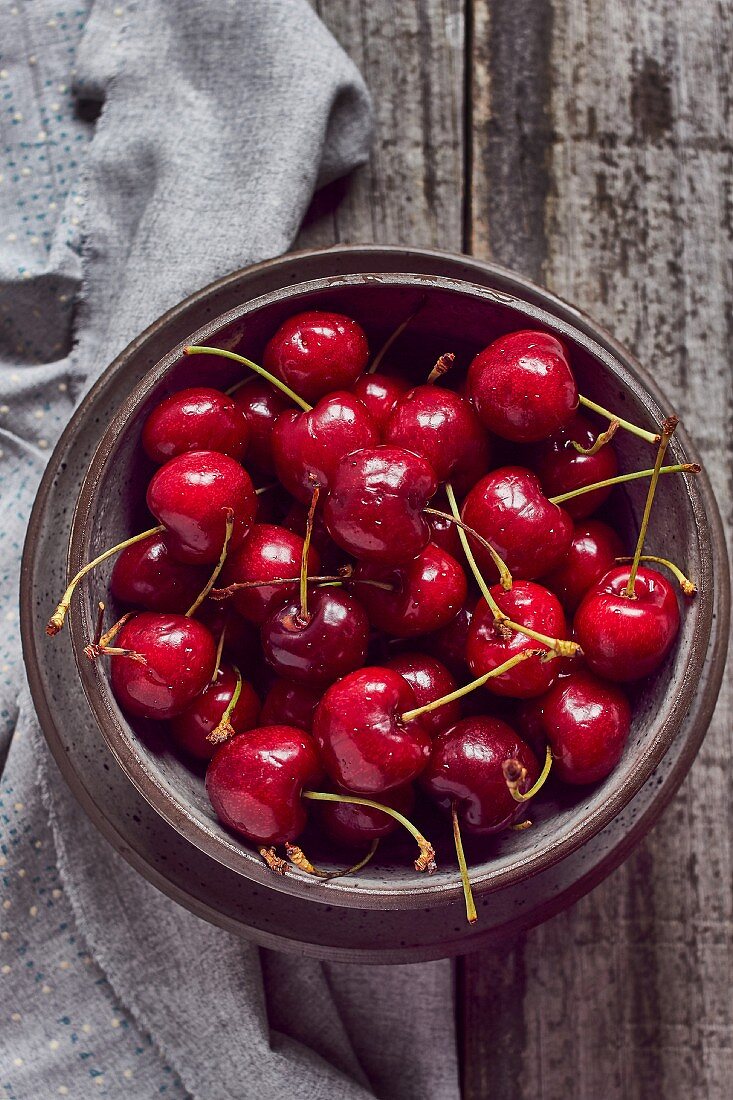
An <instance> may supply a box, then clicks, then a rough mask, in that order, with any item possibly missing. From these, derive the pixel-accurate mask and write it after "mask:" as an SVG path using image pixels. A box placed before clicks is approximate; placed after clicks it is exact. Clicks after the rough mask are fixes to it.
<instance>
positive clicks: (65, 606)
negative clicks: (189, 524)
mask: <svg viewBox="0 0 733 1100" xmlns="http://www.w3.org/2000/svg"><path fill="white" fill-rule="evenodd" d="M164 530H165V528H164V527H163V524H162V523H160V524H158V526H157V527H151V528H150V530H148V531H141V532H140V534H139V535H133V536H132V538H129V539H125V541H124V542H118V543H117V545H116V546H111V547H110V548H109V550H105V551H104V553H103V554H99V555H98V557H96V558H93V559H92V561H90V562H87V564H86V565H84V566H82V568H81V569H80V570H79V572H78V573H77V574H76V576H74V577H72V579H71V581H70V582H69V586H68V588H67V589H66V591H65V592H64V594H63V596H62V598H61V601H60V603H59V605H58V607H57V608H56V610H55V611H54V613H53V615H52V616H51V618H50V619H49V620H48V623H47V625H46V633H47V634H48V636H49V637H50V638H52V637H53V636H54V634H58V632H59V630H61V628H62V626H63V625H64V620H65V618H66V612H67V611H68V610H69V604H70V603H71V597H72V596H73V595H74V589H75V588H76V586H77V585H78V583H79V581H80V580H82V579H83V578H84V577H86V575H87V573H89V572H91V570H92V569H94V568H95V567H96V566H97V565H101V564H102V562H103V561H106V560H107V558H111V557H112V556H113V555H114V554H119V552H120V550H125V549H126V548H127V547H128V546H134V544H135V543H136V542H142V540H143V539H147V538H150V536H151V535H157V534H158V533H159V532H160V531H164Z"/></svg>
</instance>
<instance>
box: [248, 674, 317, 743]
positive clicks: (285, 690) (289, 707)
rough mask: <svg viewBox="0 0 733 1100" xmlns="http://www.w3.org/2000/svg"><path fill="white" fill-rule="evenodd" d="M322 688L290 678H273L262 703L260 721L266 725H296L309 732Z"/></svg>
mask: <svg viewBox="0 0 733 1100" xmlns="http://www.w3.org/2000/svg"><path fill="white" fill-rule="evenodd" d="M322 695H323V690H322V689H321V688H319V687H309V686H308V685H307V684H294V683H292V682H291V681H290V680H282V679H279V680H275V682H274V684H273V685H272V687H271V688H270V690H269V691H268V693H267V695H266V696H265V701H264V703H263V704H262V723H263V725H266V726H270V725H273V726H297V727H298V729H302V730H305V731H306V733H310V731H311V729H312V727H313V715H314V713H315V710H316V707H317V706H318V704H319V703H320V701H321V696H322Z"/></svg>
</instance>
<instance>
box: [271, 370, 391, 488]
mask: <svg viewBox="0 0 733 1100" xmlns="http://www.w3.org/2000/svg"><path fill="white" fill-rule="evenodd" d="M378 439H379V433H378V432H377V428H376V425H375V424H374V422H373V421H372V418H371V417H370V416H369V413H368V412H367V411H366V409H365V408H364V406H363V405H362V403H361V402H360V401H358V400H357V398H356V397H354V395H353V394H352V393H346V392H345V391H342V392H338V393H332V394H330V395H329V396H328V397H324V398H322V399H321V400H320V401H319V402H318V404H317V405H316V406H315V407H314V408H313V409H311V411H310V412H296V411H295V410H294V409H291V410H289V411H288V412H284V413H282V414H281V416H279V417H278V420H277V423H276V425H275V430H274V432H273V436H272V452H273V455H274V458H275V467H276V469H277V475H278V477H279V478H280V481H281V482H282V483H283V485H284V486H285V488H286V489H287V490H288V492H289V493H292V495H293V496H294V497H296V499H297V500H300V501H302V502H303V503H304V504H309V503H310V499H311V496H312V494H313V485H314V484H315V483H316V482H317V483H318V485H320V487H321V489H322V490H323V489H327V488H328V487H329V485H330V483H331V479H332V477H333V473H334V471H335V469H336V467H337V466H338V464H339V462H340V460H341V459H342V457H343V456H344V455H347V454H349V453H350V452H351V451H356V450H358V449H359V448H360V447H369V446H371V445H372V444H374V443H376V442H377V441H378Z"/></svg>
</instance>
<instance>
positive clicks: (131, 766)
mask: <svg viewBox="0 0 733 1100" xmlns="http://www.w3.org/2000/svg"><path fill="white" fill-rule="evenodd" d="M329 251H333V250H329ZM374 251H375V253H377V254H379V252H380V251H384V250H383V249H380V248H379V247H375V249H374ZM395 251H398V252H399V251H404V250H400V249H395ZM410 251H412V252H415V251H417V250H408V251H406V252H405V254H406V255H407V256H409V255H410ZM306 254H311V253H310V252H308V253H306ZM423 254H425V253H423ZM427 254H428V255H430V254H431V253H430V252H428V253H427ZM467 259H469V260H470V258H467ZM496 270H497V272H498V273H499V274H501V273H502V272H501V269H496ZM510 277H511V279H512V280H513V281H515V282H518V283H519V284H520V285H521V286H522V287H524V286H526V288H527V290H528V291H529V292H530V293H532V294H533V295H535V296H537V297H539V298H540V300H542V299H546V300H548V301H554V300H556V299H554V296H552V295H550V294H549V293H548V292H547V291H544V290H542V289H541V288H539V287H536V286H534V285H533V284H531V283H530V282H529V281H527V280H524V279H522V277H521V276H515V275H513V274H511V273H510ZM230 278H232V276H228V277H227V279H230ZM375 279H379V281H381V282H382V283H386V284H391V285H398V286H420V285H423V286H424V285H425V284H426V283H427V284H428V285H430V286H431V287H436V288H438V289H445V290H448V291H451V292H455V293H458V294H460V295H468V296H469V297H472V298H474V299H475V298H479V299H483V300H487V301H494V302H496V301H498V302H500V304H502V305H504V306H508V307H509V308H512V309H515V310H517V311H521V313H522V315H523V316H524V317H525V318H526V317H527V316H529V317H531V318H533V319H534V320H535V321H536V322H538V323H540V324H542V325H543V326H544V327H547V328H549V329H550V331H554V332H557V333H558V334H560V335H565V336H566V337H569V338H570V339H572V340H573V341H575V342H576V343H578V344H580V345H581V346H583V347H584V348H585V349H586V350H587V351H588V352H589V353H590V354H591V355H592V356H593V357H594V358H595V359H596V360H600V361H601V362H602V363H603V364H604V365H605V366H606V367H607V368H608V369H610V370H611V372H612V373H613V374H614V376H615V378H616V379H617V380H618V382H619V383H620V384H621V385H622V386H623V388H625V389H626V390H628V391H630V392H631V393H632V394H633V396H634V398H635V400H636V401H637V402H638V403H640V404H641V406H642V407H643V408H644V409H645V410H646V412H647V414H648V415H649V417H650V418H652V420H653V421H656V420H658V419H659V418H660V417H661V416H662V415H666V414H665V413H664V412H663V406H664V405H665V404H666V401H665V399H664V398H663V397H662V395H660V394H659V393H658V390H657V387H656V386H655V385H654V384H653V382H651V380H650V379H647V378H646V375H645V372H644V370H643V368H641V367H640V366H639V365H638V364H637V363H636V361H635V360H634V359H633V358H632V357H631V356H629V355H628V353H627V352H626V351H625V349H622V350H623V353H624V359H625V363H622V362H620V361H619V360H618V359H617V358H616V356H615V355H613V354H612V353H611V352H610V351H608V350H607V349H606V348H604V347H602V346H601V345H600V344H598V343H597V342H596V341H595V340H594V339H593V338H592V336H590V335H589V334H588V333H587V332H585V331H584V329H583V328H581V327H578V325H577V324H573V323H572V322H570V321H568V320H564V319H562V318H560V317H558V316H556V315H553V314H550V313H548V312H546V311H545V310H544V309H543V308H541V307H539V306H537V305H536V304H535V303H534V302H533V301H531V300H528V299H527V298H522V297H520V296H517V295H512V294H509V293H507V292H505V291H499V290H495V289H490V288H486V287H483V286H480V285H477V284H475V283H472V282H470V280H468V279H457V278H449V277H445V276H438V275H425V274H413V273H409V272H402V273H395V272H389V271H388V272H372V273H368V274H366V273H357V274H352V275H334V276H329V277H325V278H319V279H308V280H304V281H302V282H299V283H293V284H290V285H289V286H287V287H281V288H279V289H278V290H275V291H270V292H268V293H265V294H262V295H258V296H257V297H256V298H252V299H250V300H248V301H246V302H244V303H242V304H241V305H239V306H238V307H236V308H235V309H233V310H230V311H228V312H226V313H223V314H220V315H218V316H216V317H213V318H212V319H211V320H209V321H207V323H206V324H205V325H204V326H202V327H201V328H199V329H198V330H196V332H195V333H194V334H192V335H191V336H189V337H187V339H186V340H185V341H182V342H181V343H179V344H178V345H176V347H174V348H173V349H171V350H170V351H169V352H168V354H167V355H165V356H164V357H163V358H162V359H160V360H159V361H158V362H157V363H156V364H155V365H154V366H153V367H152V368H151V369H150V370H148V371H147V372H146V374H145V376H144V377H143V379H142V380H141V381H140V382H139V383H138V385H136V386H135V387H134V389H133V390H132V391H131V393H130V394H129V396H128V398H127V400H126V401H125V402H124V403H123V405H122V406H121V407H120V409H119V410H118V412H117V414H116V415H115V417H114V418H113V419H112V421H111V422H110V424H109V425H108V427H107V430H106V432H105V433H104V435H103V437H102V439H101V441H100V443H99V445H98V447H97V449H96V451H95V453H94V455H93V457H92V459H91V461H90V464H89V469H88V470H87V474H86V475H85V477H84V480H83V483H82V487H81V491H80V493H79V497H78V499H77V501H76V506H75V508H74V515H73V519H72V525H71V538H70V543H69V553H68V566H69V570H70V571H71V572H73V571H75V569H76V568H77V565H78V564H79V563H80V562H81V561H82V560H83V559H84V556H85V547H86V546H87V543H88V536H89V535H90V533H91V529H90V524H89V520H90V509H91V505H92V501H93V498H94V494H95V490H96V486H97V484H98V481H99V479H100V477H101V474H102V472H103V470H104V468H105V464H106V462H107V461H108V459H109V458H110V455H111V453H112V452H113V451H114V446H115V442H116V437H117V434H118V432H119V430H120V429H121V428H122V426H123V425H124V424H126V422H127V420H128V418H129V417H130V415H131V414H132V413H133V412H134V411H135V410H136V409H137V407H138V405H139V403H140V402H141V401H142V400H143V399H144V397H145V396H146V394H147V393H148V392H149V391H150V389H151V388H152V387H153V386H155V385H157V383H158V382H159V381H160V380H161V378H162V377H164V375H165V373H166V372H167V370H168V369H169V368H170V366H171V365H172V364H173V363H174V362H176V361H178V359H179V358H180V354H181V349H182V347H183V346H184V344H185V343H190V342H193V341H194V340H197V341H199V342H202V341H205V340H206V339H208V338H209V337H210V336H211V335H213V334H214V333H215V332H218V331H219V330H220V329H221V328H222V327H223V326H224V325H226V324H227V323H229V322H230V321H232V320H236V319H238V318H240V317H243V316H246V315H247V314H248V313H253V312H255V311H256V310H258V309H260V308H262V307H263V306H265V305H269V304H271V303H273V302H276V301H281V300H289V299H293V298H299V297H302V296H303V295H304V294H308V293H312V292H314V291H319V290H327V289H332V288H338V287H344V286H355V285H356V286H358V285H363V284H365V283H371V284H373V283H374V281H375ZM222 281H226V280H222ZM220 282H221V281H220ZM217 285H219V284H217V283H215V284H212V285H211V286H210V287H208V288H205V290H204V291H201V292H199V293H198V294H197V295H195V296H194V299H198V300H202V299H205V298H206V296H207V295H208V294H211V292H212V290H213V289H214V288H215V287H216V286H217ZM189 301H191V299H189ZM557 301H558V302H559V300H557ZM560 304H561V305H563V306H565V303H561V302H560ZM566 308H569V310H570V311H571V312H572V313H573V315H574V316H577V318H578V319H579V320H584V318H583V315H582V314H581V313H580V311H578V310H577V309H576V308H575V307H572V306H570V307H566ZM161 320H162V318H161ZM157 323H160V322H156V324H157ZM588 324H589V325H590V326H591V328H593V329H595V330H596V331H601V332H602V330H600V326H597V325H595V323H594V322H590V321H589V322H588ZM603 335H605V334H603ZM144 337H145V333H143V334H142V336H141V337H139V338H138V341H136V342H135V343H134V344H133V345H131V346H130V348H128V349H127V350H126V352H124V353H123V357H124V356H129V355H130V354H132V353H133V352H134V350H135V347H136V345H137V343H138V342H139V341H141V340H143V339H144ZM626 363H628V364H630V365H632V366H633V370H632V369H630V367H629V366H627V365H625V364H626ZM674 450H675V454H676V460H677V461H680V460H682V459H683V458H687V457H689V458H691V459H692V460H694V458H695V452H694V448H693V447H692V446H691V444H690V443H689V440H688V439H687V437H686V434H685V433H681V435H680V439H677V440H675V442H674ZM682 480H683V481H684V482H685V486H686V493H687V497H688V500H689V501H690V504H691V506H692V510H693V515H694V519H695V530H696V533H697V540H698V553H699V557H700V561H699V566H700V595H699V597H698V600H697V601H696V611H697V640H698V643H699V644H698V645H696V646H695V651H694V652H693V653H692V654H691V657H690V660H689V662H688V665H687V668H686V670H685V674H684V675H683V678H682V681H681V683H680V684H679V685H678V686H677V689H676V691H675V693H674V701H673V703H672V705H671V706H670V707H669V709H668V713H667V715H666V718H665V721H664V722H663V723H662V724H661V726H660V728H659V729H658V730H657V733H656V735H655V737H654V739H653V741H652V742H651V743H650V745H648V746H647V748H646V749H645V750H644V753H643V755H642V757H641V758H640V761H639V766H638V767H637V769H636V770H635V772H634V773H633V774H632V775H630V776H628V777H627V778H626V780H625V781H624V783H622V784H621V785H620V786H619V787H618V788H617V789H616V790H615V791H612V792H609V794H608V796H607V797H606V798H605V799H604V800H603V802H601V803H600V804H599V805H598V806H597V807H596V808H595V809H594V810H592V811H591V812H590V814H589V815H587V816H586V817H584V818H583V819H582V820H580V821H578V822H576V823H575V824H574V825H573V826H571V827H569V828H568V829H567V830H566V832H565V834H564V835H563V836H562V837H561V838H560V840H559V841H557V842H555V843H554V845H553V846H551V847H550V846H549V844H548V843H547V842H545V843H543V844H539V845H538V846H537V848H536V850H534V851H532V852H528V853H526V854H525V855H521V854H519V855H517V857H516V858H515V859H513V860H512V862H511V863H509V864H507V865H503V866H500V867H495V868H493V869H488V870H485V871H484V872H482V873H479V872H477V873H476V875H475V877H474V878H473V879H472V881H473V882H474V889H475V890H476V892H477V893H481V894H483V893H491V892H493V891H494V890H498V889H501V888H504V887H505V886H507V885H510V884H512V883H515V882H517V881H519V880H522V879H526V878H528V877H529V876H530V875H532V874H535V873H537V872H539V871H541V870H543V869H545V868H547V867H550V866H552V865H553V864H555V863H557V862H559V861H560V860H561V859H563V858H564V857H565V856H566V855H568V854H570V853H571V852H572V851H575V850H576V849H577V848H579V847H580V846H581V845H582V844H583V843H584V842H585V841H586V840H587V839H589V838H590V837H591V836H593V835H595V834H596V833H598V832H600V831H601V830H602V829H603V828H604V827H605V826H606V825H607V824H608V823H609V822H610V821H611V820H612V819H613V818H614V817H615V816H616V815H617V814H618V813H619V812H620V810H621V809H622V808H623V807H624V806H625V805H626V804H627V803H628V802H629V801H630V800H631V799H632V798H633V797H634V795H635V794H636V793H637V791H638V790H639V789H640V787H641V786H642V785H643V784H644V782H646V780H647V779H648V777H649V775H650V774H651V773H652V771H653V770H654V768H655V767H656V765H657V764H658V763H659V760H661V759H662V757H663V756H664V754H665V752H666V751H667V749H668V747H669V745H670V744H671V742H672V739H673V737H674V736H675V734H676V732H677V730H678V728H679V726H680V723H681V721H682V719H683V718H684V715H685V713H686V711H687V709H688V707H689V704H690V702H691V699H692V695H693V692H694V687H695V684H696V681H697V673H698V671H699V667H700V664H701V662H702V659H703V657H704V651H705V648H706V643H707V639H708V637H709V634H710V627H711V623H712V613H713V605H714V603H715V597H716V594H717V586H716V585H714V583H713V577H714V564H713V557H712V549H711V538H710V529H709V527H708V525H707V523H706V521H705V508H704V502H703V497H704V495H705V494H704V492H703V489H704V488H705V487H706V486H705V484H704V483H702V484H698V483H697V482H695V483H690V479H688V478H687V477H683V478H682ZM708 488H709V487H708ZM82 606H84V605H82ZM83 620H84V614H82V615H76V616H75V615H73V614H72V615H70V624H69V625H70V633H71V637H72V643H73V649H74V656H75V660H76V664H77V669H78V671H79V674H80V676H81V679H82V684H83V686H84V690H85V694H86V695H87V699H88V701H89V704H90V706H91V708H92V711H93V713H94V715H95V718H96V720H97V724H98V726H99V728H100V730H101V732H102V735H103V737H104V738H105V741H106V742H107V745H108V747H109V749H110V751H111V752H112V754H113V756H114V757H115V758H116V760H117V761H118V763H119V764H120V766H121V767H122V769H123V771H124V772H125V774H126V775H127V776H128V778H129V779H130V780H131V782H132V783H133V784H134V786H135V787H136V788H137V790H138V791H139V793H140V794H141V795H142V796H143V797H144V798H145V799H146V801H147V802H148V803H149V804H150V805H151V806H152V808H153V809H154V810H155V811H156V812H157V813H159V814H160V816H161V817H163V818H164V820H166V821H167V822H168V823H169V824H170V825H172V826H173V827H174V828H175V829H176V830H177V831H178V832H180V833H181V834H182V835H183V836H184V837H185V839H187V840H189V841H190V842H192V843H193V844H195V845H196V847H198V848H200V849H201V850H202V851H204V852H205V853H206V854H207V855H209V856H211V857H212V858H214V859H216V860H217V861H218V862H220V863H223V864H224V865H225V866H228V867H230V868H231V869H233V870H235V871H236V872H238V873H240V874H242V875H244V876H245V877H246V878H247V879H255V880H256V881H259V882H261V883H263V884H265V885H267V886H269V887H271V888H273V887H274V888H279V889H282V890H283V892H285V893H292V892H294V891H295V892H297V893H301V892H303V891H304V890H308V889H309V888H310V885H311V884H310V883H308V882H307V881H306V882H304V883H303V886H302V887H301V884H300V881H299V880H298V879H297V878H296V877H295V876H292V877H290V876H289V877H288V881H287V883H286V882H284V881H283V880H275V879H274V877H273V876H271V875H270V873H269V872H268V871H267V870H266V868H264V866H263V865H261V864H260V862H259V860H257V859H256V857H255V856H254V855H252V854H250V853H249V852H248V851H247V850H246V849H244V848H243V847H242V846H241V845H240V844H239V843H238V842H236V841H234V840H232V841H228V840H227V841H226V842H225V841H224V840H223V839H222V837H221V836H219V835H217V834H214V833H213V831H211V830H209V829H206V828H205V827H204V826H202V824H201V823H200V821H199V820H197V819H196V818H194V817H193V816H192V815H191V814H190V813H189V811H188V810H187V809H186V807H185V806H184V805H183V803H181V802H179V801H178V800H177V799H175V798H173V797H172V795H171V793H170V792H169V791H167V790H166V789H165V788H164V787H163V786H162V785H161V784H160V783H159V782H158V781H157V779H156V778H155V776H154V775H153V774H151V773H150V772H149V771H148V770H147V768H145V767H144V766H142V761H141V759H140V757H139V756H137V754H135V753H134V752H131V751H130V740H129V739H128V738H126V737H125V735H124V732H123V730H122V728H121V726H120V723H119V719H118V712H117V710H116V705H113V706H110V705H109V703H110V700H111V692H110V691H109V687H108V685H107V678H106V677H105V676H103V675H102V674H101V672H100V670H98V669H97V668H96V667H95V666H92V665H90V664H89V663H88V662H86V661H82V660H80V655H81V651H82V650H83V644H84V636H85V635H84V634H83V633H82V627H84V630H85V631H86V630H87V629H88V626H89V623H88V622H84V621H83ZM86 636H88V635H86ZM100 686H101V687H102V690H101V691H100ZM332 885H333V886H334V887H335V886H337V885H339V887H340V888H339V889H338V890H333V891H332V892H331V893H330V896H331V899H332V902H333V904H336V905H342V906H348V907H366V906H370V907H371V906H384V905H385V904H387V905H388V906H389V905H390V903H392V904H394V903H395V902H397V903H399V905H400V906H404V907H419V906H422V905H424V904H425V903H426V902H428V901H430V902H437V901H439V900H440V898H445V899H446V900H448V899H449V898H450V899H452V898H453V897H455V896H456V895H457V894H458V893H460V885H459V884H453V883H450V882H436V881H435V880H433V881H432V882H431V880H427V881H425V882H424V883H423V882H422V880H421V881H420V885H417V884H416V885H415V887H414V888H408V889H406V888H405V887H404V885H401V886H400V887H399V888H396V887H383V886H372V885H362V886H358V887H354V886H353V885H348V884H340V883H339V884H337V883H333V884H332ZM299 887H300V889H299Z"/></svg>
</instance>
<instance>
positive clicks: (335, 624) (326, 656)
mask: <svg viewBox="0 0 733 1100" xmlns="http://www.w3.org/2000/svg"><path fill="white" fill-rule="evenodd" d="M363 587H366V586H363ZM261 637H262V649H263V652H264V654H265V658H266V660H267V662H268V664H269V665H270V666H271V667H272V668H273V669H274V670H275V672H277V674H278V675H279V676H284V677H286V679H288V680H295V681H296V682H298V683H303V684H332V683H333V682H334V680H337V679H338V678H339V677H341V676H344V675H345V674H346V673H347V672H351V671H352V670H353V669H356V668H360V667H361V666H362V665H363V664H364V661H365V660H366V654H367V647H368V645H369V619H368V617H367V613H366V611H365V610H364V608H363V606H362V605H361V603H360V601H359V600H358V599H356V598H355V597H354V596H351V595H349V593H348V592H344V590H343V589H342V588H335V587H331V586H325V585H324V586H323V587H321V588H315V589H313V591H312V592H310V593H309V596H308V611H307V615H306V616H305V617H303V614H302V608H301V606H300V600H299V599H298V597H297V596H296V597H293V598H291V599H288V600H285V601H284V602H283V603H281V604H280V605H278V606H277V607H276V608H275V609H274V610H273V611H272V612H271V613H270V615H269V616H268V617H267V618H266V619H265V621H264V622H263V624H262V628H261Z"/></svg>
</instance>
